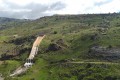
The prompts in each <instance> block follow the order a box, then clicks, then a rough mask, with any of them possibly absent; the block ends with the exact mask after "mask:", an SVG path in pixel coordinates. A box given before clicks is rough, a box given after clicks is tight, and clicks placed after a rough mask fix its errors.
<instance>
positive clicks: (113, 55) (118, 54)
mask: <svg viewBox="0 0 120 80" xmlns="http://www.w3.org/2000/svg"><path fill="white" fill-rule="evenodd" d="M89 56H95V57H98V58H103V59H107V60H116V59H120V49H119V48H112V47H109V48H106V47H101V46H94V47H92V48H90V50H89Z"/></svg>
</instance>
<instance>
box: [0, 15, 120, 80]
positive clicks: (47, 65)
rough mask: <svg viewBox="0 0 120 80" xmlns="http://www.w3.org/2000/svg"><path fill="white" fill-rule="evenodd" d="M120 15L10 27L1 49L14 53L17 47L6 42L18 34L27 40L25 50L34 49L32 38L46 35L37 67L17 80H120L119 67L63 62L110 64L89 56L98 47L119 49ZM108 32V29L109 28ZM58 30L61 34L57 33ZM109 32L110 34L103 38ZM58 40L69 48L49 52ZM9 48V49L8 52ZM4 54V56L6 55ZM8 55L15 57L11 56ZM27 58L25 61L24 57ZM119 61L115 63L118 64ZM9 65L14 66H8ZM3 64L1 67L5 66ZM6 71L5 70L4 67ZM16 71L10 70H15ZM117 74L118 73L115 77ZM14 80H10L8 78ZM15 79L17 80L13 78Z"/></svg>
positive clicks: (56, 18) (3, 35)
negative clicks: (94, 47) (102, 30)
mask: <svg viewBox="0 0 120 80" xmlns="http://www.w3.org/2000/svg"><path fill="white" fill-rule="evenodd" d="M119 22H120V14H101V15H99V14H98V15H96V14H93V15H69V16H67V15H66V16H57V15H56V16H51V17H43V18H41V19H38V20H35V21H31V22H29V23H23V24H21V25H18V26H17V27H16V28H10V29H6V30H2V31H0V34H1V36H0V41H1V43H0V46H3V45H6V47H3V49H2V48H1V51H2V52H5V50H6V49H7V50H11V45H12V46H13V47H12V48H15V47H16V46H19V45H15V44H14V43H5V42H4V41H8V42H9V41H10V40H12V39H14V40H16V38H13V35H16V34H17V35H18V36H19V39H21V40H23V39H24V38H25V39H26V38H27V39H26V41H25V42H24V41H23V42H22V43H21V45H22V46H23V47H22V49H24V48H26V47H27V48H31V45H32V44H31V43H32V42H33V40H34V39H33V40H30V41H29V39H28V38H29V36H32V35H33V36H36V35H37V34H38V33H46V35H47V36H46V38H45V39H44V40H43V42H42V44H41V45H40V48H39V54H38V56H37V57H36V62H35V65H34V66H33V67H32V68H31V69H29V71H28V72H26V73H25V74H23V75H20V76H19V77H15V78H14V79H15V80H16V79H18V80H30V79H31V80H32V79H35V80H103V79H104V80H109V79H110V78H111V79H112V80H116V79H117V78H118V79H120V75H119V74H120V68H119V66H120V65H119V64H117V65H116V64H112V65H107V64H89V63H85V64H68V63H61V61H62V60H73V59H74V61H79V62H80V61H102V62H103V61H106V60H103V59H99V58H96V57H91V58H90V57H88V51H89V47H90V46H91V45H94V44H99V45H101V46H106V47H108V46H109V45H112V46H113V47H118V48H119V44H118V43H119V42H120V40H119V39H120V38H119V37H120V36H119V34H120V26H119V24H120V23H119ZM102 27H107V30H105V32H100V31H99V29H101V28H102ZM105 29H106V28H105ZM54 31H56V32H57V34H54ZM103 33H105V34H106V35H103ZM94 34H99V36H100V37H99V38H98V39H97V40H91V39H90V38H91V36H93V35H94ZM58 39H63V40H64V41H65V44H67V45H68V48H66V47H64V48H63V49H62V50H59V51H50V52H47V53H46V52H45V51H46V49H47V48H48V46H49V44H50V43H52V42H51V41H53V40H54V42H56V41H57V40H58ZM4 49H5V50H4ZM2 52H1V54H2ZM27 53H29V51H26V52H24V54H22V55H21V56H19V57H18V58H19V61H17V63H16V62H15V63H14V62H13V63H14V66H15V65H18V64H19V65H20V64H22V63H23V62H22V61H25V58H26V57H27ZM7 54H12V53H10V52H9V53H8V52H7ZM23 57H24V58H23ZM118 61H119V60H116V61H114V62H118ZM7 64H8V65H9V64H10V63H7ZM2 66H3V65H0V67H2ZM1 69H3V70H5V69H4V68H1ZM13 69H14V67H13V68H10V69H9V70H10V71H12V70H13ZM0 72H2V73H4V74H7V75H8V74H9V71H5V72H3V71H1V70H0ZM114 73H115V74H114ZM8 80H10V79H8ZM11 80H13V79H11Z"/></svg>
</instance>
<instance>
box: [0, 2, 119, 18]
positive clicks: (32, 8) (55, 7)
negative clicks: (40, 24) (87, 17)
mask: <svg viewBox="0 0 120 80" xmlns="http://www.w3.org/2000/svg"><path fill="white" fill-rule="evenodd" d="M119 3H120V0H0V13H1V14H0V16H1V17H13V18H25V17H26V18H39V17H41V16H46V15H53V14H83V13H109V12H119V11H120V8H119ZM6 12H7V13H6ZM16 13H17V14H18V16H17V14H16ZM14 15H16V16H14Z"/></svg>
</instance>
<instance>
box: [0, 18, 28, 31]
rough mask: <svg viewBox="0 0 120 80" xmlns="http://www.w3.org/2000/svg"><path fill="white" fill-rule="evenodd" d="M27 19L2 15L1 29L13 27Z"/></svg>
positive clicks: (0, 19) (0, 20)
mask: <svg viewBox="0 0 120 80" xmlns="http://www.w3.org/2000/svg"><path fill="white" fill-rule="evenodd" d="M26 21H29V20H27V19H14V18H6V17H0V30H2V29H5V28H8V27H12V26H14V25H19V24H21V23H24V22H26Z"/></svg>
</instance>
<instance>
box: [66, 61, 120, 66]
mask: <svg viewBox="0 0 120 80" xmlns="http://www.w3.org/2000/svg"><path fill="white" fill-rule="evenodd" d="M67 63H71V64H85V63H90V64H107V65H111V64H119V63H114V62H84V61H81V62H80V61H79V62H67Z"/></svg>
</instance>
